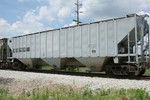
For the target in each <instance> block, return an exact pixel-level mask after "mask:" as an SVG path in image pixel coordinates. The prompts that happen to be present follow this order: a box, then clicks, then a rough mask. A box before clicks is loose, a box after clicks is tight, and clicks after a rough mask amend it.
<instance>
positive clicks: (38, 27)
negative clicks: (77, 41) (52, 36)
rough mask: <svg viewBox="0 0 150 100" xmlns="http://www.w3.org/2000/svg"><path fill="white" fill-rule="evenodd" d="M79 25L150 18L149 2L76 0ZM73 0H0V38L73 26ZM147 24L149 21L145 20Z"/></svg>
mask: <svg viewBox="0 0 150 100" xmlns="http://www.w3.org/2000/svg"><path fill="white" fill-rule="evenodd" d="M79 1H80V3H82V4H83V5H82V7H80V11H82V12H83V13H82V14H80V17H81V21H82V22H83V23H87V22H92V21H97V20H102V19H108V18H114V17H120V16H125V15H126V14H130V13H138V14H144V13H147V14H149V15H150V0H124V1H122V0H79ZM75 2H76V0H0V12H1V13H0V38H3V37H12V36H16V35H22V34H29V33H33V32H38V31H42V30H47V29H52V28H61V27H64V26H69V25H74V24H75V23H74V22H73V21H72V20H73V19H75V18H76V15H75V9H76V8H75V5H74V3H75ZM148 21H149V22H150V18H149V19H148Z"/></svg>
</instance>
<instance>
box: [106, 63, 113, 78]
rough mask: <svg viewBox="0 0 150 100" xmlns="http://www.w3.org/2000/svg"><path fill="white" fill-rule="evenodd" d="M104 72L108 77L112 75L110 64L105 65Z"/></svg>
mask: <svg viewBox="0 0 150 100" xmlns="http://www.w3.org/2000/svg"><path fill="white" fill-rule="evenodd" d="M105 72H106V74H107V76H108V77H114V73H113V71H112V67H111V66H110V65H106V66H105Z"/></svg>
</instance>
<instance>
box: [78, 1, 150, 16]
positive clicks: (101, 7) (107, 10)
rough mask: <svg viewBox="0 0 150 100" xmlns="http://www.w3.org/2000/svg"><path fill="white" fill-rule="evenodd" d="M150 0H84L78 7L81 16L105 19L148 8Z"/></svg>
mask: <svg viewBox="0 0 150 100" xmlns="http://www.w3.org/2000/svg"><path fill="white" fill-rule="evenodd" d="M149 5H150V0H149V1H148V0H123V1H122V0H94V1H93V0H84V1H83V6H82V8H81V9H80V10H81V11H83V12H84V13H83V14H81V16H82V17H90V18H93V19H106V18H110V17H118V16H124V15H125V14H130V13H138V12H140V11H143V10H145V9H148V8H150V6H149Z"/></svg>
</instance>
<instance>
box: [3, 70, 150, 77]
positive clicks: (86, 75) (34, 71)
mask: <svg viewBox="0 0 150 100" xmlns="http://www.w3.org/2000/svg"><path fill="white" fill-rule="evenodd" d="M2 70H6V69H2ZM7 70H9V71H21V70H12V69H7ZM21 72H33V73H45V74H58V75H71V76H84V77H101V78H114V79H130V80H150V76H146V75H143V76H138V77H129V76H127V75H123V76H112V77H108V76H107V75H106V74H105V73H100V72H99V73H88V72H70V71H54V70H23V71H21Z"/></svg>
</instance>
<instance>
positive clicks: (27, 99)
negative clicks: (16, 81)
mask: <svg viewBox="0 0 150 100" xmlns="http://www.w3.org/2000/svg"><path fill="white" fill-rule="evenodd" d="M0 100H150V95H149V93H148V92H146V91H145V90H143V89H127V90H126V89H119V90H115V89H108V90H95V91H93V90H91V89H89V88H86V87H84V88H73V87H72V86H65V85H55V86H54V87H53V88H43V89H39V88H37V89H33V90H32V91H25V90H23V91H22V93H21V94H20V95H19V96H18V97H13V96H11V95H10V94H9V91H8V89H5V88H0Z"/></svg>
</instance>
